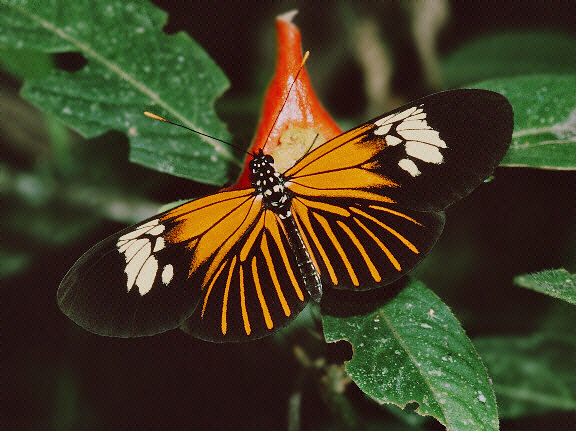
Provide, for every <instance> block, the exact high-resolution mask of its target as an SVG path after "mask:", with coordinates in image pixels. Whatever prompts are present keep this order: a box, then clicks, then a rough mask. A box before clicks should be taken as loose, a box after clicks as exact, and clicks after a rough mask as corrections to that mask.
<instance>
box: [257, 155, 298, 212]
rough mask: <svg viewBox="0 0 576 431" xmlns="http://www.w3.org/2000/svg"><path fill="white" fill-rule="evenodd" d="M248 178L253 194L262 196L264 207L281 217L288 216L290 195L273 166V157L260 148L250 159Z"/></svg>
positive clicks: (281, 177) (283, 179)
mask: <svg viewBox="0 0 576 431" xmlns="http://www.w3.org/2000/svg"><path fill="white" fill-rule="evenodd" d="M250 180H251V181H252V187H254V189H255V194H256V195H259V196H262V202H263V204H264V207H265V208H267V209H270V210H271V211H274V212H275V213H276V214H278V216H279V217H280V218H282V219H284V218H286V217H289V216H290V215H291V212H290V200H291V196H290V193H289V191H288V189H287V188H286V186H285V185H284V181H285V178H284V176H283V175H282V174H280V173H279V172H277V171H276V168H274V159H273V158H272V156H270V155H268V154H264V153H263V152H262V150H260V151H259V152H258V153H256V154H255V155H254V158H253V159H252V160H251V161H250Z"/></svg>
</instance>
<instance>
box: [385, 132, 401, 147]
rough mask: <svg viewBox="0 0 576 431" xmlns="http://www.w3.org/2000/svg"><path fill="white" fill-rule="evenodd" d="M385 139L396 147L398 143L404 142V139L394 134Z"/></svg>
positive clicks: (388, 143)
mask: <svg viewBox="0 0 576 431" xmlns="http://www.w3.org/2000/svg"><path fill="white" fill-rule="evenodd" d="M384 139H385V140H386V144H387V145H389V146H391V147H395V146H396V145H398V144H400V143H401V142H402V139H400V138H397V137H396V136H394V135H388V136H386V138H384Z"/></svg>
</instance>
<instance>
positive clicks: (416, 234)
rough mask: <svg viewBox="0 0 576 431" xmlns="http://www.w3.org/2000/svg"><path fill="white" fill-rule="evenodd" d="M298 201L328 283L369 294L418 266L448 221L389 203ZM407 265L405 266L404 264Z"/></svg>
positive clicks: (296, 208) (295, 208) (299, 217)
mask: <svg viewBox="0 0 576 431" xmlns="http://www.w3.org/2000/svg"><path fill="white" fill-rule="evenodd" d="M329 202H330V201H327V200H326V199H323V200H322V202H319V201H316V200H314V199H313V198H304V197H300V196H296V197H294V198H293V200H292V212H293V214H294V217H295V219H296V223H297V225H298V227H299V229H300V231H301V234H302V238H303V241H304V243H305V245H306V247H307V248H308V251H309V254H310V255H311V258H312V259H313V261H314V264H315V265H316V267H317V268H318V272H319V273H320V276H321V278H322V280H323V282H325V283H330V284H332V285H333V286H334V287H338V288H350V289H370V288H374V287H377V286H380V285H384V284H388V283H390V282H392V281H394V280H396V279H398V278H399V277H400V276H401V275H402V274H404V273H406V272H407V271H408V270H410V269H411V268H412V267H414V266H415V265H416V264H417V263H418V262H419V261H420V260H421V259H422V258H423V256H424V255H425V253H426V252H427V251H428V250H429V249H430V248H431V247H432V245H433V244H434V242H435V241H436V238H437V237H438V236H439V235H440V232H441V230H442V226H443V217H442V215H441V214H438V213H420V212H416V211H411V210H404V209H396V208H395V209H392V208H390V205H389V204H381V203H378V202H369V203H361V202H358V201H355V200H353V199H350V200H346V201H342V199H338V200H337V201H333V202H334V204H332V203H329ZM400 262H402V263H400Z"/></svg>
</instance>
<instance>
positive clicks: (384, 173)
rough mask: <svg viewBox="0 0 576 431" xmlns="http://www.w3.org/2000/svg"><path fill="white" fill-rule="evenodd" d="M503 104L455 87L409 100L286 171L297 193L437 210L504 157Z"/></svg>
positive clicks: (507, 114)
mask: <svg viewBox="0 0 576 431" xmlns="http://www.w3.org/2000/svg"><path fill="white" fill-rule="evenodd" d="M513 123H514V119H513V112H512V107H511V106H510V103H509V102H508V101H507V99H506V98H505V97H504V96H502V95H500V94H498V93H494V92H492V91H487V90H452V91H446V92H443V93H437V94H434V95H431V96H428V97H425V98H423V99H420V100H417V101H415V102H412V103H410V104H408V105H405V106H403V107H401V108H398V109H396V110H394V111H392V112H391V113H388V114H385V115H383V116H381V117H377V118H375V119H373V120H371V121H368V122H367V123H365V124H363V125H361V126H359V127H357V128H355V129H353V130H351V131H349V132H346V133H344V134H342V135H340V136H338V137H336V138H334V139H332V140H331V141H329V142H327V143H326V144H324V145H322V146H321V147H319V148H318V149H316V150H315V151H313V152H311V153H310V154H308V155H307V156H306V157H304V158H303V159H302V160H300V161H299V163H297V164H296V165H295V166H293V167H292V168H290V169H289V170H288V171H287V172H286V173H285V175H286V177H288V178H289V179H290V181H291V183H292V185H291V186H290V188H291V189H292V190H293V191H294V192H295V193H296V194H302V195H305V196H316V197H319V198H330V197H336V198H342V197H345V198H348V197H350V198H356V199H374V200H376V201H382V197H383V196H386V197H387V198H389V199H391V200H393V201H394V203H396V204H398V205H400V206H402V207H405V208H409V209H413V210H418V211H440V210H443V209H445V208H446V207H447V206H449V205H451V204H452V203H454V202H456V201H457V200H459V199H461V198H462V197H464V196H466V195H467V194H469V193H470V192H471V191H472V190H474V189H475V188H476V187H477V186H478V185H480V184H481V183H482V182H483V181H484V180H485V179H486V178H487V177H489V176H490V174H491V173H492V171H493V170H494V168H495V167H496V166H498V163H499V162H500V160H502V158H503V157H504V154H505V153H506V150H507V149H508V146H509V144H510V140H511V137H512V130H513V125H514V124H513Z"/></svg>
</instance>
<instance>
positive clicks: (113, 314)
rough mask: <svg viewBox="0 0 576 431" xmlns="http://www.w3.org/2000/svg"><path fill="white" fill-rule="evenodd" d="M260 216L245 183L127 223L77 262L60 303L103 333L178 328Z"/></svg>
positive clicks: (127, 333) (142, 333) (76, 318)
mask: <svg viewBox="0 0 576 431" xmlns="http://www.w3.org/2000/svg"><path fill="white" fill-rule="evenodd" d="M259 214H260V205H259V203H258V202H257V201H256V200H255V199H254V196H253V189H245V190H239V191H234V192H223V193H217V194H215V195H212V196H208V197H206V198H202V199H198V200H195V201H193V202H189V203H186V204H184V205H181V206H179V207H177V208H174V209H172V210H169V211H167V212H165V213H162V214H159V215H157V216H154V217H152V218H151V219H149V220H146V221H144V222H142V223H139V224H137V225H135V226H131V227H129V228H127V229H124V230H123V231H121V232H119V233H117V234H114V235H112V236H110V237H108V238H107V239H105V240H103V241H102V242H100V243H98V244H96V245H95V246H94V247H92V248H91V249H90V250H89V251H87V252H86V253H85V254H84V255H83V256H82V257H81V258H80V259H79V260H78V261H77V262H76V263H75V264H74V266H73V267H72V268H71V269H70V271H69V272H68V273H67V274H66V276H65V277H64V279H63V281H62V283H61V284H60V288H59V289H58V304H59V306H60V308H61V309H62V311H63V312H64V313H65V314H66V315H67V316H68V317H70V318H71V319H72V320H73V321H75V322H76V323H77V324H78V325H80V326H82V327H83V328H85V329H87V330H89V331H91V332H94V333H97V334H100V335H107V336H115V337H136V336H145V335H154V334H158V333H161V332H164V331H167V330H169V329H174V328H177V327H179V326H180V325H181V324H182V323H183V322H184V321H185V320H186V318H188V317H189V316H190V315H191V314H192V312H193V311H194V310H195V309H196V307H197V305H198V303H199V302H200V300H201V299H202V297H203V296H204V295H205V291H206V283H207V281H206V278H207V277H208V276H209V275H210V274H213V273H214V272H215V271H217V269H218V264H219V262H220V260H221V259H222V257H223V256H225V255H226V254H227V250H229V249H231V248H232V247H233V246H234V245H235V243H236V241H238V239H239V238H242V237H243V235H244V234H245V232H246V231H247V230H248V229H249V228H250V227H251V226H252V225H253V223H254V221H255V220H256V219H257V218H258V215H259ZM208 262H210V265H208V264H207V263H208ZM200 268H201V270H200Z"/></svg>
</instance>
